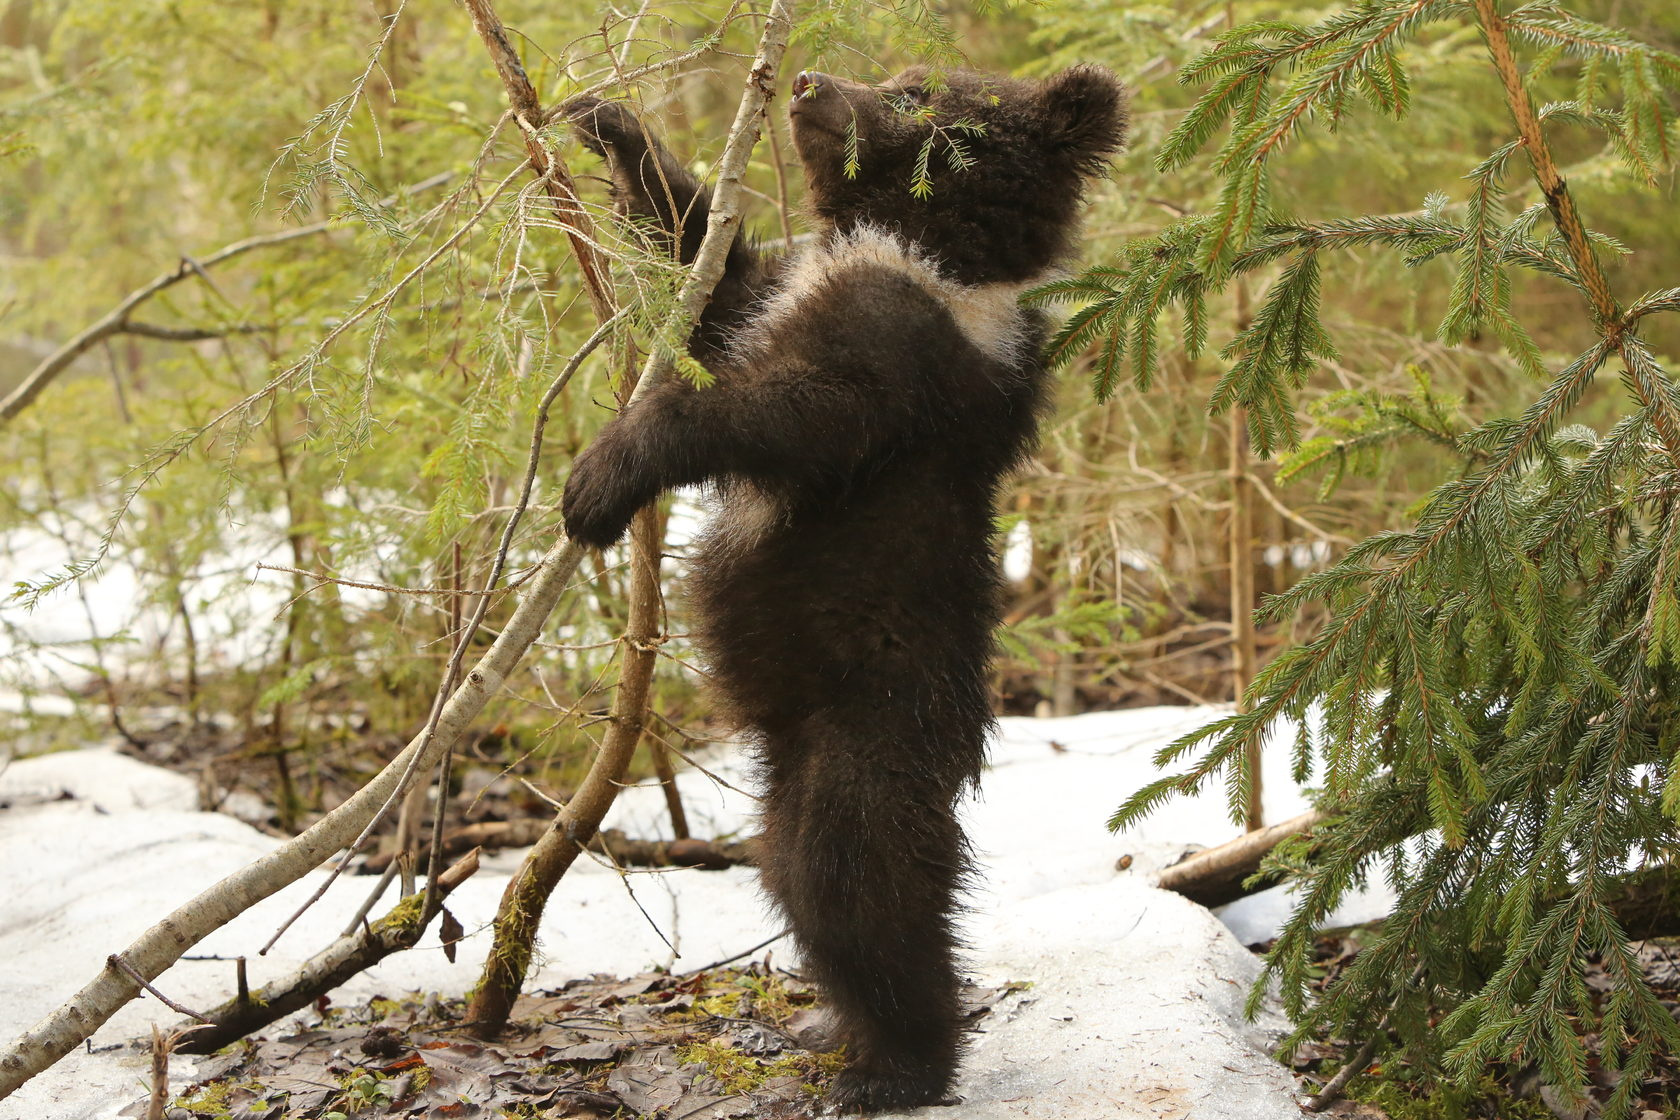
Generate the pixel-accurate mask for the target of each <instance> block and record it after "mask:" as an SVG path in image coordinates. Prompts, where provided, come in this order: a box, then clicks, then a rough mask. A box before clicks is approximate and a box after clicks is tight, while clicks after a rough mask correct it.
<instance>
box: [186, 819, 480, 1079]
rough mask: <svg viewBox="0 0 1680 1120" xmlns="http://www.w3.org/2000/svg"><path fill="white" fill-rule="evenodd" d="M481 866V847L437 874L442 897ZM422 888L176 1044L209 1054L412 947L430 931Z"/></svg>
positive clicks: (217, 1010)
mask: <svg viewBox="0 0 1680 1120" xmlns="http://www.w3.org/2000/svg"><path fill="white" fill-rule="evenodd" d="M477 870H478V849H476V848H474V849H473V850H472V851H470V852H468V853H467V854H466V856H465V857H463V858H462V859H461V860H459V861H457V862H456V863H455V864H454V865H453V866H451V867H450V868H448V869H447V870H446V871H444V873H443V874H442V875H439V876H438V880H437V883H438V886H437V890H438V898H439V899H440V900H441V899H443V898H447V897H448V895H449V892H450V891H452V890H454V889H455V888H456V887H458V886H460V885H461V884H462V883H464V882H466V881H467V880H468V879H469V878H471V877H472V874H473V872H475V871H477ZM424 898H425V895H424V892H416V893H414V894H411V895H409V896H408V897H407V898H405V899H403V900H402V901H401V902H399V903H397V904H396V905H395V906H393V907H391V910H390V912H389V913H388V914H386V915H385V916H384V917H383V918H380V919H379V920H378V921H376V922H374V923H373V924H372V925H363V926H362V928H361V929H359V930H357V931H356V932H355V933H353V934H350V935H349V936H346V937H340V938H339V939H338V940H337V941H334V942H333V943H332V944H331V945H328V946H327V947H326V948H325V949H322V950H321V951H320V952H319V953H316V954H315V955H314V956H313V957H311V958H309V960H307V961H305V962H304V964H303V965H302V967H300V968H299V969H298V970H297V971H296V972H294V973H292V974H291V975H290V976H286V977H283V978H281V979H279V980H276V981H274V982H273V983H270V984H265V985H263V986H262V987H261V988H259V989H258V990H257V991H256V993H255V994H253V995H241V996H235V997H234V998H233V999H230V1000H228V1002H226V1003H224V1004H222V1005H221V1006H220V1007H217V1008H215V1009H214V1010H212V1011H210V1012H209V1014H208V1015H207V1016H206V1018H207V1019H208V1021H209V1023H210V1025H209V1026H204V1027H200V1028H199V1029H198V1030H196V1031H194V1032H193V1033H192V1034H190V1035H187V1036H186V1038H185V1041H183V1042H181V1043H180V1044H178V1045H177V1046H176V1047H175V1049H176V1050H178V1051H180V1052H181V1053H183V1054H211V1053H214V1052H215V1051H217V1050H220V1049H221V1048H222V1047H224V1046H226V1045H227V1044H228V1043H230V1042H235V1041H238V1040H239V1039H241V1038H244V1037H245V1036H246V1035H248V1034H250V1033H251V1032H252V1031H255V1030H260V1029H261V1028H263V1027H266V1026H268V1025H269V1024H270V1023H272V1022H274V1021H275V1020H277V1019H281V1018H284V1017H285V1016H287V1015H290V1014H291V1013H292V1012H294V1011H297V1010H300V1009H302V1008H304V1007H308V1006H309V1005H310V1004H311V1003H313V1002H315V1000H316V999H318V998H320V997H321V996H323V995H325V994H327V993H328V992H330V991H332V990H333V989H334V988H336V987H338V986H339V985H340V984H342V983H344V982H345V981H346V980H348V979H350V978H351V977H352V976H355V975H356V974H357V973H359V972H361V971H363V970H364V969H368V968H372V967H373V966H374V965H376V964H378V963H379V962H380V961H382V960H384V959H385V958H386V957H388V956H390V955H391V954H393V953H400V952H402V951H403V950H404V949H412V948H413V947H414V945H415V943H416V942H418V941H419V940H420V935H421V934H422V933H424V932H425V931H426V926H427V925H428V924H430V923H429V922H428V921H427V915H425V914H424V912H423V910H422V903H423V901H424Z"/></svg>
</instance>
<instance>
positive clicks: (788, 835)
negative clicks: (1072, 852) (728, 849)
mask: <svg viewBox="0 0 1680 1120" xmlns="http://www.w3.org/2000/svg"><path fill="white" fill-rule="evenodd" d="M860 724H861V721H860ZM851 734H852V735H855V736H860V737H862V736H867V735H869V734H870V728H869V727H868V726H867V725H866V724H865V725H860V726H858V727H856V728H855V729H853V730H852V731H851ZM823 739H824V740H825V741H824V742H822V743H820V744H807V751H805V752H799V754H797V755H795V757H797V758H799V761H798V762H789V763H784V764H782V765H778V760H777V757H776V756H777V754H779V753H782V752H777V751H776V750H775V749H774V746H773V745H772V746H771V749H770V750H768V751H767V752H766V753H767V754H768V755H769V758H768V759H767V761H768V762H769V771H770V780H769V789H768V791H767V793H768V795H767V797H766V800H765V804H764V811H763V832H762V835H761V840H760V844H761V849H760V850H761V852H762V853H763V859H762V872H763V875H764V881H765V886H766V888H767V889H768V891H769V892H770V894H771V896H772V897H773V898H774V899H775V901H776V903H777V905H778V906H779V908H780V909H781V910H782V912H783V914H784V915H785V916H786V917H787V919H788V922H789V924H790V926H791V927H792V930H793V934H794V938H795V940H796V941H797V943H798V946H799V950H800V957H801V960H802V961H803V963H804V968H805V971H806V973H807V974H808V975H809V976H810V977H811V978H812V979H814V980H815V981H816V982H817V983H818V985H819V986H820V987H821V988H822V991H823V994H824V996H825V998H826V1000H827V1003H828V1005H829V1009H830V1014H831V1016H832V1022H833V1026H834V1030H835V1036H836V1041H838V1042H841V1043H843V1044H844V1045H845V1047H846V1059H847V1060H846V1068H845V1070H844V1071H843V1072H841V1073H840V1074H839V1076H838V1077H836V1078H835V1080H834V1083H833V1084H832V1086H831V1087H830V1088H829V1091H828V1096H827V1102H828V1105H829V1107H830V1108H831V1109H834V1110H838V1111H843V1112H876V1111H882V1110H886V1109H895V1108H914V1107H916V1106H918V1105H925V1104H938V1103H941V1102H947V1103H948V1102H949V1101H950V1098H951V1091H952V1085H953V1083H954V1080H955V1076H956V1068H957V1061H958V1058H959V1057H960V1054H961V1049H962V1017H961V1001H960V998H959V995H958V986H959V978H958V970H957V949H958V940H957V936H956V932H955V930H954V929H953V925H952V915H953V913H954V912H955V910H956V909H957V905H958V903H957V895H958V891H959V889H960V888H961V886H962V884H963V882H964V880H965V879H966V878H967V876H968V858H967V852H966V847H965V844H964V841H963V837H962V833H961V831H960V829H959V828H958V826H957V824H956V820H955V805H954V802H955V800H956V798H957V796H958V795H959V793H960V785H959V783H956V782H939V781H936V780H933V779H931V778H929V777H928V776H925V775H919V776H916V777H910V776H908V775H905V774H902V773H894V772H892V771H891V770H887V769H885V768H883V767H882V766H881V764H880V762H879V759H878V756H877V757H874V758H872V757H870V756H871V755H873V754H875V750H870V749H867V748H866V749H864V750H858V749H856V748H857V747H859V746H863V744H852V743H843V742H835V741H834V739H835V736H833V735H832V734H830V735H825V736H823ZM869 746H870V747H873V748H875V749H876V750H878V749H879V746H880V744H879V743H873V744H869ZM930 749H931V744H930V745H926V746H922V747H920V748H919V749H916V750H908V749H907V750H906V753H925V752H926V751H928V750H930ZM789 753H792V752H789Z"/></svg>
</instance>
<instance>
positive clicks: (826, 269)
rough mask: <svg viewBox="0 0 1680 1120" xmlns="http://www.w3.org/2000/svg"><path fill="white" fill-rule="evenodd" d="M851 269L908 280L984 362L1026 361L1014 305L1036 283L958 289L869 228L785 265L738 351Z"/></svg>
mask: <svg viewBox="0 0 1680 1120" xmlns="http://www.w3.org/2000/svg"><path fill="white" fill-rule="evenodd" d="M854 267H875V268H883V269H888V270H891V271H893V272H898V273H901V274H903V275H904V276H906V277H907V278H909V279H910V280H911V281H913V282H914V283H915V284H916V285H917V286H918V287H920V288H921V289H922V290H923V291H925V292H926V293H928V295H930V296H932V297H933V298H934V299H935V300H937V301H938V302H939V304H940V305H941V306H943V307H944V308H945V310H946V311H948V312H950V315H951V318H952V319H953V320H955V322H956V324H957V328H958V329H959V330H961V331H962V333H963V336H964V337H965V338H967V339H968V340H969V341H970V342H971V343H973V344H974V346H975V348H976V349H978V350H979V351H980V352H981V353H983V354H985V355H986V356H987V357H990V358H993V359H996V360H997V361H1000V362H1003V363H1004V364H1006V365H1010V366H1015V365H1019V364H1020V363H1021V361H1022V359H1024V358H1025V357H1026V356H1027V354H1026V351H1027V337H1028V330H1027V319H1026V316H1025V315H1023V314H1022V312H1021V308H1020V306H1019V304H1018V303H1017V302H1016V301H1017V300H1018V299H1019V297H1020V295H1021V293H1022V292H1024V291H1026V290H1027V289H1028V288H1030V287H1032V286H1033V284H1034V283H1037V281H1032V282H1029V283H1025V284H1017V283H1003V284H977V285H972V286H970V285H967V284H959V283H957V282H956V281H954V280H951V279H950V278H948V277H946V276H943V275H941V274H940V272H939V267H938V262H937V261H936V259H935V258H934V257H933V256H931V255H930V254H928V253H927V252H926V251H925V250H923V249H922V248H921V247H920V246H917V245H913V244H910V243H909V242H907V241H905V240H904V239H903V238H901V237H899V236H898V235H897V234H894V233H892V232H890V231H888V230H886V229H883V228H882V227H880V226H872V225H860V226H858V227H857V228H855V229H854V230H852V231H851V232H850V233H847V234H844V235H842V236H839V237H836V238H834V240H832V241H831V242H829V243H828V244H826V245H815V246H812V247H810V248H808V249H806V250H805V251H803V252H802V253H800V254H799V255H798V256H796V257H794V258H793V259H792V260H790V261H789V262H788V264H787V265H786V266H785V267H784V269H783V271H782V275H781V277H780V279H779V283H778V285H777V288H776V290H775V292H774V293H773V294H771V295H770V296H769V297H768V298H766V299H765V300H764V301H763V302H762V303H761V304H759V307H758V310H757V313H756V314H755V315H754V316H753V318H752V321H751V322H750V323H749V324H748V325H747V326H746V327H745V329H744V330H743V331H742V333H741V335H740V336H739V337H738V339H737V342H736V346H737V348H739V349H741V350H743V351H746V352H750V351H752V350H756V349H760V348H762V347H763V346H765V345H766V344H767V343H768V342H769V341H770V339H771V338H772V337H773V336H774V335H775V333H776V329H777V327H778V326H779V325H780V324H781V323H782V322H783V321H784V320H786V319H787V318H788V317H789V316H791V315H793V314H794V313H795V310H796V309H797V308H798V307H799V305H800V303H801V302H802V301H803V300H804V299H805V298H806V297H807V296H809V295H810V294H811V293H813V292H815V291H817V290H818V289H819V288H821V287H822V285H823V284H825V283H826V282H828V281H829V280H830V279H831V278H832V277H834V276H835V275H837V274H838V273H840V272H842V271H844V270H845V269H848V268H854Z"/></svg>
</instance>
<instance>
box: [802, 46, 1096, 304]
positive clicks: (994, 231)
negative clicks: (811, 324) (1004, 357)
mask: <svg viewBox="0 0 1680 1120" xmlns="http://www.w3.org/2000/svg"><path fill="white" fill-rule="evenodd" d="M788 119H789V124H790V127H791V129H792V133H793V142H794V146H795V148H796V149H797V151H798V153H799V160H800V163H801V164H802V165H803V166H804V170H805V181H806V186H807V188H808V190H807V193H808V197H809V208H810V211H811V213H812V215H813V216H814V217H815V218H816V220H817V221H818V222H819V223H821V226H822V227H823V233H824V235H825V237H828V238H833V237H835V236H846V235H848V234H851V233H852V232H853V231H854V230H855V229H856V228H857V227H859V226H875V227H880V228H883V229H885V230H887V231H889V232H892V233H895V234H897V235H898V236H900V237H902V238H905V239H906V240H908V241H910V242H912V243H913V244H914V245H915V246H917V247H918V248H920V249H921V250H923V251H924V252H926V253H927V254H928V255H929V256H930V257H932V258H934V259H935V260H937V261H938V263H939V267H940V271H941V272H942V273H944V274H945V275H946V276H947V277H948V278H949V279H951V280H954V281H956V282H958V283H961V284H965V285H979V284H995V283H1011V284H1021V283H1025V282H1028V281H1031V280H1033V279H1035V278H1037V277H1039V276H1041V275H1042V274H1043V273H1044V272H1045V270H1046V269H1048V268H1049V267H1051V266H1052V265H1054V264H1055V263H1056V262H1057V261H1058V260H1059V259H1061V258H1062V257H1064V256H1065V255H1067V254H1068V252H1069V251H1070V249H1071V248H1072V241H1073V238H1074V235H1075V233H1076V230H1077V225H1078V216H1079V204H1080V200H1081V196H1082V194H1083V191H1084V187H1085V183H1086V182H1087V180H1089V179H1090V178H1092V177H1094V176H1096V175H1098V174H1100V173H1101V172H1102V170H1103V168H1104V166H1105V165H1106V163H1107V160H1108V157H1109V156H1111V155H1113V154H1114V153H1115V152H1116V151H1118V150H1119V148H1120V146H1121V144H1122V143H1123V141H1124V140H1125V135H1126V120H1127V117H1126V96H1125V92H1124V90H1123V89H1122V88H1121V86H1120V83H1119V82H1118V81H1117V80H1116V79H1115V77H1114V75H1112V74H1110V73H1109V72H1108V71H1107V70H1104V69H1102V68H1101V67H1098V66H1075V67H1073V68H1072V69H1069V70H1064V71H1063V72H1061V73H1060V74H1057V75H1055V76H1054V77H1051V78H1048V79H1045V80H1044V81H1026V80H1017V79H1012V78H1004V77H999V76H998V75H995V74H984V73H977V72H975V71H971V70H958V71H947V72H945V73H944V74H943V75H941V76H940V77H939V79H938V80H935V79H934V76H933V74H932V73H931V72H930V71H929V69H928V68H927V67H922V66H917V67H912V68H910V69H908V70H905V71H904V72H903V73H901V74H899V75H897V76H896V77H893V78H890V79H888V80H887V81H884V82H882V83H880V84H879V85H874V86H870V85H864V84H862V83H860V82H853V81H848V80H846V79H844V78H836V77H833V76H832V75H828V74H822V73H817V72H814V71H809V70H807V71H804V72H802V73H801V74H800V75H799V76H798V77H797V78H796V79H795V80H794V83H793V100H792V102H791V103H790V104H789V106H788ZM918 180H922V181H924V182H925V183H926V185H927V186H928V187H929V188H931V190H923V191H921V192H920V194H921V197H918V196H917V194H918V192H916V191H913V190H912V189H911V188H912V185H913V184H915V183H917V181H918Z"/></svg>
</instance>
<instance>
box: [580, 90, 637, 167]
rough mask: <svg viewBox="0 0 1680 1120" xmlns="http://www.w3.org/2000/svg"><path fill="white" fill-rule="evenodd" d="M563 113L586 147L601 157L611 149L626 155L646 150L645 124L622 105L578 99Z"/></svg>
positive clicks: (596, 99) (599, 99) (614, 102)
mask: <svg viewBox="0 0 1680 1120" xmlns="http://www.w3.org/2000/svg"><path fill="white" fill-rule="evenodd" d="M560 111H561V112H563V113H564V114H565V115H566V119H567V120H568V121H570V122H571V123H572V127H573V128H574V129H576V130H577V136H578V139H579V140H581V141H583V146H584V147H586V148H588V149H589V150H590V151H592V152H594V153H595V154H596V155H598V156H605V155H606V154H607V149H608V148H612V149H615V150H617V151H620V152H627V151H640V150H641V149H643V148H646V147H647V136H646V134H645V132H644V131H643V129H642V122H641V121H639V120H638V119H637V118H636V114H634V113H632V112H631V111H630V109H629V107H628V106H626V105H625V104H624V102H622V101H605V100H602V99H601V98H599V97H576V98H573V99H572V100H570V101H568V102H566V103H565V104H564V105H562V106H561V107H560Z"/></svg>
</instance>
